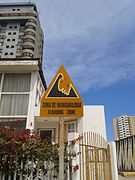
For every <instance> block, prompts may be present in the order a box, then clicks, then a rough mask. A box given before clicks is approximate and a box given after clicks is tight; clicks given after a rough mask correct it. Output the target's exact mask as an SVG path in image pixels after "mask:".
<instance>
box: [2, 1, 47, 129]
mask: <svg viewBox="0 0 135 180" xmlns="http://www.w3.org/2000/svg"><path fill="white" fill-rule="evenodd" d="M42 56H43V32H42V29H41V26H40V22H39V18H38V13H37V9H36V6H35V4H33V3H8V4H5V3H4V4H0V123H1V124H3V123H4V124H6V123H7V124H10V125H12V126H16V127H22V128H30V129H32V128H34V116H35V115H39V113H40V100H41V98H42V96H43V94H44V92H45V89H46V82H45V79H44V76H43V72H42ZM17 121H18V123H14V122H17ZM15 124H16V125H15Z"/></svg>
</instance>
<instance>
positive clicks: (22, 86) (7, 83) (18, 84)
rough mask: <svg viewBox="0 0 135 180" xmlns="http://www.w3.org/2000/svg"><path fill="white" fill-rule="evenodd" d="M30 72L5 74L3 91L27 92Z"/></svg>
mask: <svg viewBox="0 0 135 180" xmlns="http://www.w3.org/2000/svg"><path fill="white" fill-rule="evenodd" d="M30 77H31V74H5V76H4V83H3V89H2V91H3V92H29V91H30Z"/></svg>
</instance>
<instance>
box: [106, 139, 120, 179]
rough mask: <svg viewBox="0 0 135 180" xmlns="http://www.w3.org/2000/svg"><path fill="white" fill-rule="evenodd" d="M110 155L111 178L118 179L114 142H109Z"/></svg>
mask: <svg viewBox="0 0 135 180" xmlns="http://www.w3.org/2000/svg"><path fill="white" fill-rule="evenodd" d="M108 144H109V145H110V153H111V154H110V155H111V168H112V180H118V169H117V156H116V145H115V142H113V141H112V142H109V143H108Z"/></svg>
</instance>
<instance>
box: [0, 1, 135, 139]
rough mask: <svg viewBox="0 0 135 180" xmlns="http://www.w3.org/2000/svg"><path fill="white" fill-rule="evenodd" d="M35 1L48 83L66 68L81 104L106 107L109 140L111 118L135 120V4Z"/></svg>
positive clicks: (112, 136) (121, 2)
mask: <svg viewBox="0 0 135 180" xmlns="http://www.w3.org/2000/svg"><path fill="white" fill-rule="evenodd" d="M0 2H14V1H12V0H3V1H2V0H0ZM19 2H21V1H19ZM26 2H28V1H26ZM34 2H36V3H37V6H38V11H39V14H40V21H41V25H42V28H43V31H44V34H45V36H44V37H45V46H44V64H43V69H44V74H45V78H46V81H47V84H48V85H49V83H50V81H51V80H52V78H53V76H54V75H55V73H56V72H57V70H58V68H59V66H60V65H61V64H64V66H65V68H66V69H67V71H68V73H69V75H70V77H71V79H72V80H73V82H74V84H75V86H76V87H77V89H78V91H79V92H80V95H81V96H82V98H83V101H84V104H89V105H94V104H95V105H97V104H100V105H104V106H105V116H106V127H107V136H108V140H112V139H113V138H114V135H113V124H112V119H113V117H117V116H120V115H122V114H127V115H135V96H134V91H135V1H134V0H130V1H129V0H122V1H121V0H108V1H105V0H101V1H99V0H68V1H67V0H34Z"/></svg>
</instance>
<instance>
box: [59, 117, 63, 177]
mask: <svg viewBox="0 0 135 180" xmlns="http://www.w3.org/2000/svg"><path fill="white" fill-rule="evenodd" d="M59 123H60V142H59V180H64V120H63V119H61V118H60V121H59Z"/></svg>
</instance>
